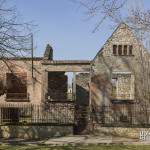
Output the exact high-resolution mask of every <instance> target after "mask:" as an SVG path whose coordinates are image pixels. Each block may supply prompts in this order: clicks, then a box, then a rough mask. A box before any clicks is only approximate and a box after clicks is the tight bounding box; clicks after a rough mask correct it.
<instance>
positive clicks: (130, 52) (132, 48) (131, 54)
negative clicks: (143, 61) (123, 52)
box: [129, 45, 133, 55]
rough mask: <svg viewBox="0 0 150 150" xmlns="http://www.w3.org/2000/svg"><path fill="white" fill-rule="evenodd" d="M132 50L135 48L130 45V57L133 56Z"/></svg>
mask: <svg viewBox="0 0 150 150" xmlns="http://www.w3.org/2000/svg"><path fill="white" fill-rule="evenodd" d="M132 49H133V46H132V45H130V46H129V55H132Z"/></svg>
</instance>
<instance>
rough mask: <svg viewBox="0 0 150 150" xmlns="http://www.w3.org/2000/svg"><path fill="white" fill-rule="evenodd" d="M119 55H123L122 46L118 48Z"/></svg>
mask: <svg viewBox="0 0 150 150" xmlns="http://www.w3.org/2000/svg"><path fill="white" fill-rule="evenodd" d="M118 55H122V45H119V46H118Z"/></svg>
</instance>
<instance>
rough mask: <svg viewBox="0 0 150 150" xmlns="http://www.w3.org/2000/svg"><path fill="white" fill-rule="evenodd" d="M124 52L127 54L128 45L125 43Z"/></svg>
mask: <svg viewBox="0 0 150 150" xmlns="http://www.w3.org/2000/svg"><path fill="white" fill-rule="evenodd" d="M123 54H124V55H127V45H124V50H123Z"/></svg>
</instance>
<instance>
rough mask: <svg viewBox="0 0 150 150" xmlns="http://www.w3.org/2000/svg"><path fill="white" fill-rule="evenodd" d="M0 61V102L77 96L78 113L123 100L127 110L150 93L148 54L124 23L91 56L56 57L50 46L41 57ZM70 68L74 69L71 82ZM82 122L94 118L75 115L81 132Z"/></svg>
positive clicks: (44, 101) (63, 99)
mask: <svg viewBox="0 0 150 150" xmlns="http://www.w3.org/2000/svg"><path fill="white" fill-rule="evenodd" d="M0 61H1V63H0V65H1V73H0V79H1V81H0V88H1V89H0V105H1V104H17V105H19V104H21V105H22V104H37V105H40V104H42V105H48V104H49V103H51V102H53V101H55V102H62V103H63V102H68V101H74V102H75V104H76V105H75V112H76V111H78V108H81V111H79V112H77V113H78V114H79V113H81V112H83V110H84V111H91V112H95V111H96V110H98V109H99V108H100V107H101V106H110V105H111V106H113V108H118V110H119V111H120V112H121V109H122V107H121V105H122V104H123V106H125V109H126V113H129V112H130V111H131V109H132V106H133V104H134V103H135V102H142V101H143V102H146V100H147V99H148V98H149V90H148V89H149V87H148V83H149V78H148V75H149V70H148V67H149V53H148V52H147V50H146V49H145V48H144V46H143V45H142V44H141V43H140V42H139V40H138V39H137V38H136V37H135V36H134V34H133V32H132V30H131V29H130V27H129V26H128V25H126V24H124V23H121V24H120V25H119V26H118V27H117V29H116V30H115V31H114V32H113V34H112V35H111V37H110V38H109V39H108V40H107V41H106V43H105V44H104V45H103V47H102V48H101V50H100V51H99V52H98V53H97V54H96V56H95V58H93V60H90V61H89V60H87V61H86V60H53V49H52V47H51V46H49V45H47V47H46V50H45V53H44V56H43V57H41V58H38V57H35V58H33V59H32V58H8V59H5V61H4V60H2V59H1V60H0ZM66 72H72V73H73V79H72V85H71V87H70V86H68V82H69V81H68V77H67V75H66V74H65V73H66ZM68 89H69V90H68ZM143 89H145V90H143ZM68 91H70V96H68ZM84 108H87V109H88V110H86V109H84ZM7 111H8V110H5V111H4V110H3V111H1V113H2V112H3V113H5V112H7ZM98 111H99V110H98ZM120 112H119V113H120ZM54 113H55V111H54ZM59 113H60V112H59ZM60 114H61V113H60ZM120 114H121V113H120ZM3 116H4V114H3ZM81 116H82V114H81ZM120 117H121V116H120ZM75 118H76V117H75ZM83 121H85V122H86V123H87V124H88V122H90V119H89V118H88V119H85V120H83V119H81V120H80V119H79V120H77V125H76V126H75V128H76V130H79V132H80V131H81V130H82V131H83V130H84V129H85V128H86V127H87V126H86V125H84V123H83ZM106 122H107V120H106ZM79 128H80V129H79Z"/></svg>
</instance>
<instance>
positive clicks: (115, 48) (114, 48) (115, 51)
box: [113, 45, 117, 55]
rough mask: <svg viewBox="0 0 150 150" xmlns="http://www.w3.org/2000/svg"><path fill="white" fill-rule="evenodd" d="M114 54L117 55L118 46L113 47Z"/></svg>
mask: <svg viewBox="0 0 150 150" xmlns="http://www.w3.org/2000/svg"><path fill="white" fill-rule="evenodd" d="M113 54H114V55H117V45H113Z"/></svg>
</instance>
